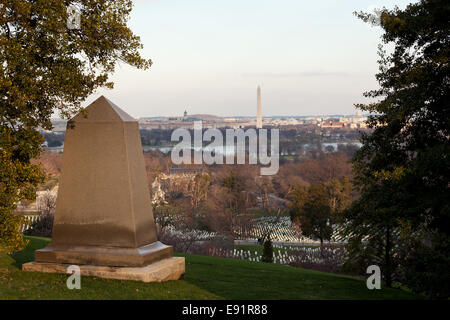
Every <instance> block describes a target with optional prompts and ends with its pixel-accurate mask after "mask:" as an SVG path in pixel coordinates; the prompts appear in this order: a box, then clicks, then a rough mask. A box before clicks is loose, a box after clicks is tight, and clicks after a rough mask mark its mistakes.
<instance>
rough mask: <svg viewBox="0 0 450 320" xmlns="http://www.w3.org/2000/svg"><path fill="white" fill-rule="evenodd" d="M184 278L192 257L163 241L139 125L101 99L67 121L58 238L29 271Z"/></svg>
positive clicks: (147, 279)
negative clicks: (187, 259) (74, 268)
mask: <svg viewBox="0 0 450 320" xmlns="http://www.w3.org/2000/svg"><path fill="white" fill-rule="evenodd" d="M68 265H79V266H80V270H81V274H82V275H92V276H97V277H104V278H114V279H122V280H140V281H145V282H150V281H165V280H176V279H179V278H180V277H181V275H182V274H184V272H185V261H184V258H177V257H173V248H172V247H171V246H167V245H164V244H162V243H161V242H159V241H158V239H157V234H156V225H155V222H154V218H153V213H152V206H151V201H150V193H149V189H148V182H147V174H146V172H145V164H144V156H143V154H142V145H141V140H140V136H139V126H138V123H137V121H136V120H135V119H133V118H132V117H131V116H130V115H128V114H127V113H126V112H124V111H123V110H121V109H120V108H119V107H117V106H116V105H115V104H114V103H112V102H111V101H109V100H108V99H106V98H105V97H103V96H102V97H100V98H99V99H97V100H96V101H94V102H93V103H92V104H91V105H89V106H88V107H87V108H86V109H85V112H81V113H80V114H78V115H77V116H75V117H74V118H73V119H71V120H70V121H69V122H68V124H67V130H66V139H65V144H64V154H63V162H62V173H61V177H60V185H59V192H58V198H57V202H56V212H55V220H54V225H53V234H52V241H51V243H50V244H49V245H48V246H47V247H46V248H44V249H41V250H37V251H36V252H35V261H34V262H30V263H27V264H24V265H23V270H25V271H40V272H61V273H65V272H66V269H67V266H68Z"/></svg>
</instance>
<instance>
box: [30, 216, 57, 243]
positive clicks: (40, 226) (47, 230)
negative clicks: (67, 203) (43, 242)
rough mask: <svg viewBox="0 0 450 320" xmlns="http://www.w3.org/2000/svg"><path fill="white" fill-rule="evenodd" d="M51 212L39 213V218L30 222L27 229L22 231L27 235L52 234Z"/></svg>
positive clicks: (46, 235) (40, 235)
mask: <svg viewBox="0 0 450 320" xmlns="http://www.w3.org/2000/svg"><path fill="white" fill-rule="evenodd" d="M52 230H53V214H50V213H46V214H40V215H39V218H38V219H36V220H35V221H33V222H32V223H31V224H30V227H29V228H28V230H26V231H25V232H24V234H25V235H28V236H37V237H48V238H50V237H51V236H52Z"/></svg>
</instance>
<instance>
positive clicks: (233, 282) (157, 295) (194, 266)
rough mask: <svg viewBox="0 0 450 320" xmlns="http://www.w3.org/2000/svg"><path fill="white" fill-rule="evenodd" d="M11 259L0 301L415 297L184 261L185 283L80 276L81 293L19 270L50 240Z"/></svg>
mask: <svg viewBox="0 0 450 320" xmlns="http://www.w3.org/2000/svg"><path fill="white" fill-rule="evenodd" d="M28 239H30V244H29V245H28V247H27V248H26V249H25V250H24V251H22V252H19V253H17V254H15V255H14V256H7V255H5V254H2V253H0V299H415V298H417V296H414V295H412V294H411V293H408V292H406V291H402V290H400V289H382V290H375V291H370V290H368V289H367V288H366V284H365V281H364V280H361V279H355V278H351V277H345V276H340V275H334V274H328V273H322V272H317V271H311V270H305V269H298V268H293V267H288V266H283V265H275V264H266V263H258V262H250V261H244V260H235V259H224V258H216V257H204V256H196V255H179V256H185V257H186V275H185V278H184V280H179V281H168V282H164V283H142V282H134V281H119V280H109V279H99V278H92V277H82V279H81V290H69V289H67V287H66V279H67V275H63V274H43V273H35V272H22V271H21V266H22V264H23V263H25V262H28V261H32V260H33V252H34V250H36V249H38V248H42V247H44V246H45V245H46V244H47V243H48V242H49V240H48V239H44V238H36V237H28Z"/></svg>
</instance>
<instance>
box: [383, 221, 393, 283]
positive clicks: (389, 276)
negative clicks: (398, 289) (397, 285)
mask: <svg viewBox="0 0 450 320" xmlns="http://www.w3.org/2000/svg"><path fill="white" fill-rule="evenodd" d="M384 260H385V264H386V268H385V271H384V272H385V279H386V286H387V287H388V288H390V287H392V266H391V264H392V262H391V233H390V229H389V227H387V228H386V246H385V253H384Z"/></svg>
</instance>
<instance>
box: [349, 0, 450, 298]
mask: <svg viewBox="0 0 450 320" xmlns="http://www.w3.org/2000/svg"><path fill="white" fill-rule="evenodd" d="M380 13H381V14H380V17H379V18H380V19H379V25H381V27H382V28H383V30H384V34H383V36H382V40H383V44H384V45H385V46H383V45H380V50H379V54H380V60H379V65H380V72H379V73H378V74H377V75H376V78H377V80H378V82H379V84H380V88H379V89H378V90H373V91H370V92H367V93H366V94H365V95H366V96H367V97H371V98H375V99H377V100H378V101H377V102H375V103H371V104H367V105H358V107H359V108H360V109H362V110H364V111H367V112H371V113H372V116H370V117H369V120H368V124H369V125H370V127H371V128H373V129H374V131H373V133H372V134H370V135H364V136H363V138H362V143H363V147H362V148H361V149H360V150H359V151H357V152H356V154H355V156H354V160H353V165H354V172H355V179H354V182H355V184H356V185H357V186H358V189H359V191H360V192H361V197H360V199H359V200H358V201H357V202H355V203H354V204H353V205H352V207H351V209H350V210H348V211H347V212H346V214H345V218H346V219H347V228H346V232H347V235H350V236H351V239H350V246H349V248H350V251H351V259H350V260H349V261H348V263H350V262H355V261H358V260H359V262H360V263H362V264H361V265H360V267H363V268H366V267H367V265H368V264H372V263H375V264H380V267H381V269H382V274H383V276H384V280H385V281H386V284H387V285H388V286H390V285H391V284H392V282H393V281H399V282H401V283H404V284H406V285H408V286H409V287H410V288H412V289H414V290H415V291H419V292H426V293H427V294H428V295H429V296H430V297H431V298H446V297H448V296H449V283H450V276H449V273H450V264H449V262H450V260H449V259H450V237H449V231H450V190H449V186H450V180H449V175H450V143H449V137H450V132H449V131H450V103H449V101H450V97H449V86H450V73H449V55H450V32H449V31H450V22H449V19H450V2H449V1H446V0H422V1H420V2H418V3H414V4H410V5H408V6H407V8H406V9H405V10H400V9H398V8H396V9H394V10H387V9H382V10H381V11H380ZM357 15H358V17H359V18H361V19H362V20H364V21H365V22H374V21H377V19H374V16H373V15H371V14H366V13H358V14H357ZM387 45H389V46H390V47H392V48H393V49H392V50H391V49H389V50H388V49H387ZM363 260H364V262H361V261H363Z"/></svg>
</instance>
